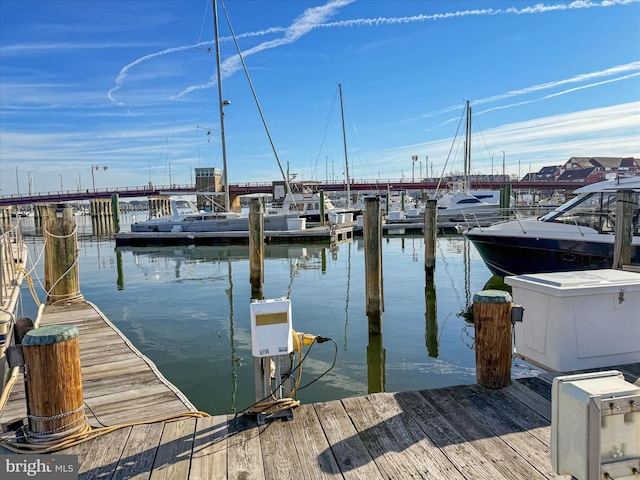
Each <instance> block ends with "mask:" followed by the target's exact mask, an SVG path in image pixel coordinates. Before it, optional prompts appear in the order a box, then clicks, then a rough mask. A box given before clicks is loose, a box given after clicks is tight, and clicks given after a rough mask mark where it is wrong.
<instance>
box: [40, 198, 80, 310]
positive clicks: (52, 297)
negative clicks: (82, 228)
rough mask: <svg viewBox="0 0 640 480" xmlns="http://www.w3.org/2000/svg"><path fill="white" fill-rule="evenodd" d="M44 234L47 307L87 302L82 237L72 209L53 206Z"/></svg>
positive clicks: (63, 206)
mask: <svg viewBox="0 0 640 480" xmlns="http://www.w3.org/2000/svg"><path fill="white" fill-rule="evenodd" d="M44 230H45V232H44V238H45V250H44V288H45V290H46V292H47V299H46V304H47V305H52V304H54V303H62V302H68V301H71V300H78V299H81V298H83V297H82V294H81V293H80V280H79V276H78V263H77V259H78V234H77V230H76V221H75V219H74V218H73V210H72V208H71V205H69V204H66V203H56V204H51V205H49V209H48V212H47V219H46V227H45V229H44Z"/></svg>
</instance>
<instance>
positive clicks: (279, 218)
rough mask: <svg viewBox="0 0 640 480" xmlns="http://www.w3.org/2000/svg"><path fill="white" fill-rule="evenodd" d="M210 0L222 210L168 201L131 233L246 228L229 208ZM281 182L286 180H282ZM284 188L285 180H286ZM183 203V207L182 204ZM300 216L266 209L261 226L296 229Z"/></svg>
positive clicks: (222, 104) (217, 49)
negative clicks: (167, 208)
mask: <svg viewBox="0 0 640 480" xmlns="http://www.w3.org/2000/svg"><path fill="white" fill-rule="evenodd" d="M212 2H213V28H214V37H215V55H216V73H217V76H218V79H217V84H218V106H219V115H220V142H221V147H222V165H223V170H222V183H223V185H224V211H221V212H219V211H218V212H216V211H214V212H200V211H198V210H197V208H195V206H193V204H189V203H188V202H183V204H182V206H181V207H178V205H177V202H176V201H172V202H171V212H172V213H171V215H170V216H168V217H159V218H150V219H148V220H144V221H140V222H136V223H132V224H131V231H132V232H230V231H248V230H249V216H248V214H246V213H240V212H233V211H231V208H230V198H229V182H228V175H227V171H228V170H227V146H226V137H225V134H226V132H225V128H224V107H225V106H227V105H229V104H230V102H229V101H228V100H224V98H223V95H222V75H221V70H222V69H221V65H220V36H219V32H218V2H217V0H212ZM281 171H282V169H281ZM285 182H287V180H286V179H285ZM287 189H289V187H288V183H287ZM185 203H186V206H185ZM299 219H300V215H299V213H298V212H297V211H295V210H293V211H292V210H289V209H282V210H278V211H273V210H270V211H269V212H267V213H265V214H264V215H263V221H264V229H265V230H266V231H273V230H290V229H292V228H290V226H291V227H293V229H299V228H300V227H301V225H303V224H302V223H301V222H300V221H299Z"/></svg>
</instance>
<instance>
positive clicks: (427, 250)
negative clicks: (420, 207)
mask: <svg viewBox="0 0 640 480" xmlns="http://www.w3.org/2000/svg"><path fill="white" fill-rule="evenodd" d="M437 236H438V201H437V200H434V199H429V200H427V206H426V208H425V209H424V271H425V276H426V281H427V282H430V281H433V277H434V273H435V271H436V238H437Z"/></svg>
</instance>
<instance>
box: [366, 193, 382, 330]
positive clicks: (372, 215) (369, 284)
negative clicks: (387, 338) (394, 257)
mask: <svg viewBox="0 0 640 480" xmlns="http://www.w3.org/2000/svg"><path fill="white" fill-rule="evenodd" d="M363 221H364V223H363V238H364V264H365V267H364V268H365V290H366V312H367V317H368V318H369V333H382V312H383V311H384V299H383V287H382V214H381V212H380V200H379V199H378V198H374V197H368V198H365V200H364V218H363Z"/></svg>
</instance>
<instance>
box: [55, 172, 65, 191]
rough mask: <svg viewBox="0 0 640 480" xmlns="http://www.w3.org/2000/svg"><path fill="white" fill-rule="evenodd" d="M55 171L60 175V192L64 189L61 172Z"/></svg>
mask: <svg viewBox="0 0 640 480" xmlns="http://www.w3.org/2000/svg"><path fill="white" fill-rule="evenodd" d="M56 173H57V174H58V176H59V177H60V193H62V191H63V190H64V188H63V187H62V174H61V173H58V172H56Z"/></svg>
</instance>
